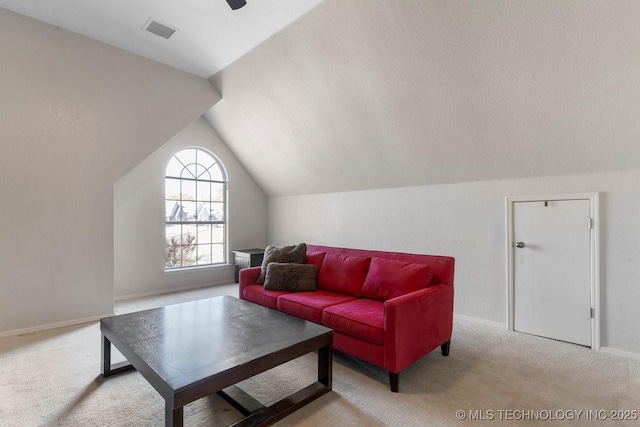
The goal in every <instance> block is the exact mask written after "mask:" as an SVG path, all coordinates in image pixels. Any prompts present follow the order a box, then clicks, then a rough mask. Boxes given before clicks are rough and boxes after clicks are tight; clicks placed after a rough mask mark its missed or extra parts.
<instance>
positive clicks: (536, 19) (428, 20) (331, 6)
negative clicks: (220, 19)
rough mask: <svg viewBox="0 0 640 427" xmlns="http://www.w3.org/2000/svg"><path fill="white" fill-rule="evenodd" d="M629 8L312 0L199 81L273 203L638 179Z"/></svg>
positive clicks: (637, 59) (637, 10)
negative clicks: (591, 175) (211, 93)
mask: <svg viewBox="0 0 640 427" xmlns="http://www.w3.org/2000/svg"><path fill="white" fill-rule="evenodd" d="M638 22H640V2H637V1H634V0H630V1H624V0H621V1H615V2H604V1H601V0H582V1H577V0H566V1H562V2H556V1H551V0H549V1H535V2H532V1H525V0H496V1H490V2H489V1H477V0H456V1H436V0H414V1H412V0H403V1H396V0H378V1H375V2H371V1H370V0H349V1H346V0H324V1H323V2H322V3H320V5H319V6H317V7H316V8H315V9H313V10H311V11H310V12H308V13H307V14H306V15H304V16H302V17H301V18H300V19H298V20H297V21H295V22H294V23H293V24H291V25H289V26H288V27H286V28H285V29H284V30H283V31H281V32H279V33H277V34H276V35H274V36H273V37H271V38H270V39H268V40H267V41H266V42H264V43H263V44H261V45H260V46H259V47H258V48H256V49H254V50H253V51H251V52H250V53H249V54H247V55H245V56H243V57H242V58H240V59H239V60H238V61H236V62H235V63H233V64H231V65H230V66H228V67H226V68H225V69H224V70H222V71H220V72H219V73H217V74H215V75H214V76H212V78H211V79H210V80H211V81H212V83H213V84H214V86H215V87H216V88H217V89H218V90H219V92H220V93H221V94H222V97H223V99H222V101H221V102H219V103H218V104H216V105H215V106H214V107H213V108H212V109H211V110H210V111H209V112H208V113H207V118H208V120H209V121H210V122H211V123H212V125H213V126H214V127H215V128H216V129H217V131H218V132H219V133H220V135H221V136H222V137H223V139H224V140H225V141H226V142H227V144H228V145H229V146H230V148H231V149H232V150H233V151H234V152H235V153H236V155H237V156H238V157H239V158H240V159H241V161H242V162H243V163H244V164H245V166H246V167H247V168H248V169H249V170H250V171H251V173H252V174H253V175H254V177H255V179H256V180H257V181H258V182H259V183H260V185H261V186H262V187H263V189H264V190H265V191H266V193H267V194H268V195H270V196H287V195H298V194H311V193H324V192H339V191H349V190H361V189H372V188H385V187H401V186H415V185H429V184H439V183H450V182H466V181H475V180H490V179H503V178H517V177H535V176H549V175H561V174H576V173H586V172H597V171H608V170H622V169H636V168H638V167H640V141H639V139H640V120H639V119H640V78H638V76H640V25H638Z"/></svg>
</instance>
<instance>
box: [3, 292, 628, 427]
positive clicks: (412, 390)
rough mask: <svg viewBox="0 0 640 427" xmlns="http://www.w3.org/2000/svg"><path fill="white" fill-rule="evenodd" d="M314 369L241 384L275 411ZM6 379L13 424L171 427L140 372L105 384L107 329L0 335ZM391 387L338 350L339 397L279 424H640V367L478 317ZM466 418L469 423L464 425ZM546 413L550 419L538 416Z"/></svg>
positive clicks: (225, 412)
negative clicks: (103, 334) (446, 350)
mask: <svg viewBox="0 0 640 427" xmlns="http://www.w3.org/2000/svg"><path fill="white" fill-rule="evenodd" d="M235 292H237V285H229V286H221V287H215V288H209V289H204V290H198V291H189V292H182V293H176V294H169V295H164V296H160V297H152V298H143V299H138V300H131V301H123V302H119V303H117V309H116V311H117V312H118V313H124V312H129V311H135V310H141V309H146V308H151V307H157V306H161V305H167V304H171V303H176V302H183V301H188V300H193V299H199V298H208V297H211V296H215V295H219V294H231V295H234V294H235ZM115 357H116V356H114V358H115ZM315 369H316V356H315V355H313V354H311V355H307V356H304V357H302V358H299V359H297V360H295V361H293V362H290V363H287V364H285V365H282V366H280V367H278V368H275V369H273V370H271V371H269V372H266V373H264V374H261V375H259V376H257V377H254V378H252V379H250V380H248V381H245V382H244V383H242V384H241V387H242V388H243V389H245V390H246V391H248V392H250V393H251V394H252V395H253V396H254V397H256V398H257V399H258V400H260V401H261V402H262V403H265V404H270V403H273V402H275V401H277V400H279V399H280V398H282V397H284V396H286V395H288V394H290V393H291V392H293V391H295V390H297V389H299V388H302V387H303V386H305V385H308V384H310V383H311V382H313V381H315V375H316V371H315ZM0 372H1V373H0V425H1V426H3V427H4V426H162V425H164V401H163V400H162V398H160V396H159V395H158V394H157V393H156V391H155V390H154V389H153V388H152V387H151V386H150V385H149V384H148V383H147V382H146V381H145V380H144V379H143V378H142V376H141V375H140V374H139V373H137V372H135V371H131V372H128V373H123V374H120V375H116V376H114V377H111V378H108V379H102V378H101V377H100V375H99V373H100V330H99V324H98V322H93V323H87V324H83V325H78V326H72V327H65V328H58V329H53V330H49V331H43V332H38V333H32V334H25V335H20V336H14V337H6V338H1V339H0ZM387 381H388V379H387V374H386V372H384V371H382V370H380V369H378V368H376V367H373V366H371V365H369V364H366V363H364V362H361V361H359V360H356V359H353V358H350V357H347V356H345V355H342V354H340V353H337V354H336V355H335V359H334V370H333V391H332V392H330V393H328V394H326V395H324V396H322V397H321V398H319V399H318V400H316V401H314V402H312V403H311V404H309V405H307V406H305V407H304V408H302V409H300V410H298V411H297V412H295V413H293V414H291V415H289V416H288V417H286V418H285V419H284V420H282V421H280V422H279V423H277V424H276V425H277V426H336V427H337V426H340V427H345V426H363V425H366V426H403V427H404V426H430V425H433V426H455V425H460V426H469V425H474V424H476V423H478V421H474V420H473V419H470V418H471V417H475V418H478V417H483V418H493V420H492V421H484V422H481V423H480V424H484V425H486V424H496V425H505V426H506V425H526V426H531V425H553V426H561V425H571V426H578V425H585V424H586V425H629V426H631V425H640V421H632V420H628V421H613V420H611V416H612V413H611V411H618V410H621V411H624V410H627V411H638V410H640V361H637V360H630V359H625V358H621V357H617V356H614V355H609V354H603V353H598V352H594V351H592V350H590V349H587V348H583V347H579V346H575V345H571V344H566V343H562V342H557V341H552V340H547V339H543V338H538V337H533V336H528V335H524V334H518V333H512V332H509V331H507V330H502V329H497V328H493V327H491V326H485V325H481V324H476V323H472V322H468V321H456V323H455V326H454V337H453V340H452V344H451V353H450V355H449V357H442V356H441V355H440V353H439V351H436V352H433V353H432V354H429V355H427V356H425V357H424V358H422V359H421V360H419V361H418V362H417V363H415V364H413V365H412V366H411V367H409V368H407V369H406V370H405V371H404V372H402V373H401V375H400V393H391V392H390V391H389V386H388V383H387ZM589 410H591V411H598V410H599V411H605V412H599V413H598V415H599V416H601V417H602V416H603V415H607V418H608V419H607V420H605V421H602V420H601V421H598V422H596V421H594V420H593V418H594V415H593V414H594V413H593V412H592V415H591V418H592V420H591V421H589V420H588V416H589V414H588V411H589ZM457 411H462V413H463V414H464V415H465V417H466V419H464V420H460V419H458V417H457ZM501 411H502V412H501ZM508 411H512V412H508ZM568 411H583V412H582V413H581V414H580V415H578V414H577V413H575V412H568ZM636 413H637V412H636ZM630 414H633V413H632V412H631V413H630ZM613 415H615V414H613ZM536 416H537V417H541V418H547V419H542V420H535V419H533V420H532V419H530V418H532V417H534V418H535V417H536ZM549 417H551V418H553V419H552V420H549V419H548V418H549ZM561 417H566V419H564V420H560V419H557V418H561ZM570 417H572V418H573V419H569V418H570ZM241 418H242V416H241V415H240V414H239V413H238V412H236V411H235V410H234V409H233V408H232V407H230V405H228V404H227V403H226V402H224V401H223V400H222V399H220V398H219V397H217V396H213V397H209V398H204V399H201V400H199V401H197V402H194V403H192V404H190V405H188V406H186V407H185V426H223V425H229V424H232V423H233V422H235V421H238V420H240V419H241Z"/></svg>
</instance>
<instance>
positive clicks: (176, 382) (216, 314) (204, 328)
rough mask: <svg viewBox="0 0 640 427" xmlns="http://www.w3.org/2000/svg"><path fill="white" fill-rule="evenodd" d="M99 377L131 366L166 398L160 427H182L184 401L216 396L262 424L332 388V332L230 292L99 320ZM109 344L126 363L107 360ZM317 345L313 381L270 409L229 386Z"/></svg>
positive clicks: (244, 422) (253, 422) (251, 422)
mask: <svg viewBox="0 0 640 427" xmlns="http://www.w3.org/2000/svg"><path fill="white" fill-rule="evenodd" d="M100 331H101V332H102V375H103V376H104V377H108V376H110V375H114V374H116V373H119V372H123V371H126V370H130V369H136V370H137V371H138V372H140V373H141V374H142V376H143V377H144V378H145V379H146V380H147V381H148V382H149V383H150V384H151V385H152V386H153V387H154V388H155V389H156V390H157V391H158V393H160V395H161V396H162V397H163V398H164V400H165V425H166V426H182V425H183V406H184V405H186V404H187V403H190V402H193V401H194V400H197V399H200V398H202V397H205V396H208V395H211V394H213V393H218V394H219V395H221V396H222V397H223V398H225V399H226V400H227V401H229V402H230V403H231V404H232V405H233V406H234V407H235V408H237V409H238V410H240V411H241V412H242V413H243V414H244V415H245V416H246V418H244V419H243V420H242V421H240V422H239V423H237V424H234V425H242V426H257V425H260V426H266V425H271V424H273V423H275V422H276V421H278V420H280V419H282V418H284V417H286V416H287V415H289V414H290V413H292V412H293V411H295V410H297V409H299V408H300V407H302V406H304V405H306V404H307V403H309V402H311V401H312V400H314V399H317V398H318V397H320V396H322V395H323V394H325V393H327V392H329V391H331V376H332V358H333V347H332V345H333V331H332V330H331V329H329V328H325V327H324V326H321V325H317V324H315V323H311V322H307V321H305V320H302V319H299V318H297V317H293V316H289V315H286V314H284V313H280V312H278V311H275V310H271V309H268V308H265V307H262V306H259V305H257V304H253V303H250V302H247V301H242V300H239V299H237V298H233V297H230V296H223V297H217V298H210V299H205V300H199V301H193V302H188V303H183V304H176V305H170V306H167V307H162V308H157V309H153V310H146V311H141V312H137V313H130V314H123V315H118V316H113V317H106V318H104V319H101V320H100ZM111 344H113V345H114V346H115V347H116V348H117V349H118V350H119V351H120V352H121V353H122V354H123V355H124V356H125V357H126V358H127V362H124V363H122V364H119V365H112V364H111ZM315 350H318V381H317V382H315V383H313V384H311V385H309V386H307V387H305V388H303V389H302V390H300V391H298V392H296V393H294V394H292V395H291V396H288V397H286V398H284V399H282V400H280V401H279V402H277V403H274V404H273V405H271V406H269V407H264V406H263V405H262V404H260V403H259V402H258V401H256V400H255V399H253V398H252V397H251V396H249V395H248V394H246V393H245V392H244V391H242V390H240V389H239V388H238V387H236V386H234V384H236V383H238V382H240V381H243V380H245V379H247V378H249V377H252V376H253V375H256V374H259V373H261V372H264V371H266V370H268V369H271V368H273V367H275V366H278V365H281V364H283V363H285V362H287V361H289V360H293V359H295V358H297V357H300V356H302V355H304V354H307V353H310V352H312V351H315Z"/></svg>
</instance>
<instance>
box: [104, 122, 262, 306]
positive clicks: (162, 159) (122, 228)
mask: <svg viewBox="0 0 640 427" xmlns="http://www.w3.org/2000/svg"><path fill="white" fill-rule="evenodd" d="M194 146H195V147H201V148H204V149H206V150H209V151H210V152H212V153H213V154H214V155H215V156H216V157H217V158H218V159H219V160H220V161H221V162H222V164H223V165H224V168H225V170H226V172H227V178H228V180H229V181H228V182H229V183H228V218H229V225H228V227H229V233H228V236H229V241H228V249H229V254H228V258H227V259H228V260H229V265H226V266H216V267H210V268H206V269H189V270H184V271H180V272H178V271H173V272H170V273H166V274H165V273H164V260H165V258H164V257H165V251H164V236H165V235H164V227H165V222H164V221H165V218H164V209H165V206H164V196H165V193H164V178H165V171H166V168H167V163H168V162H169V160H170V159H171V156H173V154H175V153H176V152H178V151H180V150H181V149H183V148H186V147H194ZM114 191H115V226H114V228H115V295H116V298H122V297H126V296H139V295H148V294H156V293H161V292H167V291H171V290H178V289H186V288H193V287H199V286H206V285H215V284H223V283H224V284H226V283H233V281H234V271H235V269H234V267H233V254H232V253H231V251H233V250H236V249H248V248H255V247H262V248H264V247H265V245H266V241H267V198H266V196H265V195H264V193H263V192H262V190H261V189H260V188H259V187H258V186H257V185H256V183H255V182H254V181H253V179H252V178H251V176H250V175H249V174H247V172H246V171H245V170H244V168H243V167H242V165H241V164H240V163H239V162H238V160H237V159H236V157H235V156H234V155H233V153H231V152H230V151H229V149H228V148H227V146H226V145H225V144H224V142H223V141H222V140H221V139H220V137H219V136H218V134H217V133H216V132H215V131H214V130H213V128H212V127H211V125H209V123H208V122H207V121H206V119H205V118H204V117H202V118H200V119H198V120H196V121H195V122H194V123H192V124H190V125H189V126H187V127H186V128H185V129H183V130H182V131H181V132H180V133H179V134H177V135H176V136H175V137H173V138H172V139H171V140H170V141H168V142H167V143H165V144H164V145H163V146H162V147H160V148H158V149H157V150H156V151H155V152H154V153H153V154H151V155H150V156H149V157H147V158H146V159H145V160H144V161H142V162H141V163H140V164H139V165H137V166H136V167H135V168H134V169H133V170H131V171H130V172H129V173H127V174H126V175H125V176H123V177H122V178H120V179H119V180H118V182H116V185H115V190H114Z"/></svg>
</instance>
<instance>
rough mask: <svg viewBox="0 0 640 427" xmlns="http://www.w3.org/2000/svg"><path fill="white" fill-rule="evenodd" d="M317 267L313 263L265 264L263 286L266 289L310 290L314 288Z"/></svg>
mask: <svg viewBox="0 0 640 427" xmlns="http://www.w3.org/2000/svg"><path fill="white" fill-rule="evenodd" d="M317 276H318V267H317V266H315V265H313V264H293V263H282V262H272V263H269V265H268V266H267V275H266V278H265V280H264V288H265V289H266V290H268V291H288V292H311V291H315V290H316V277H317Z"/></svg>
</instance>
